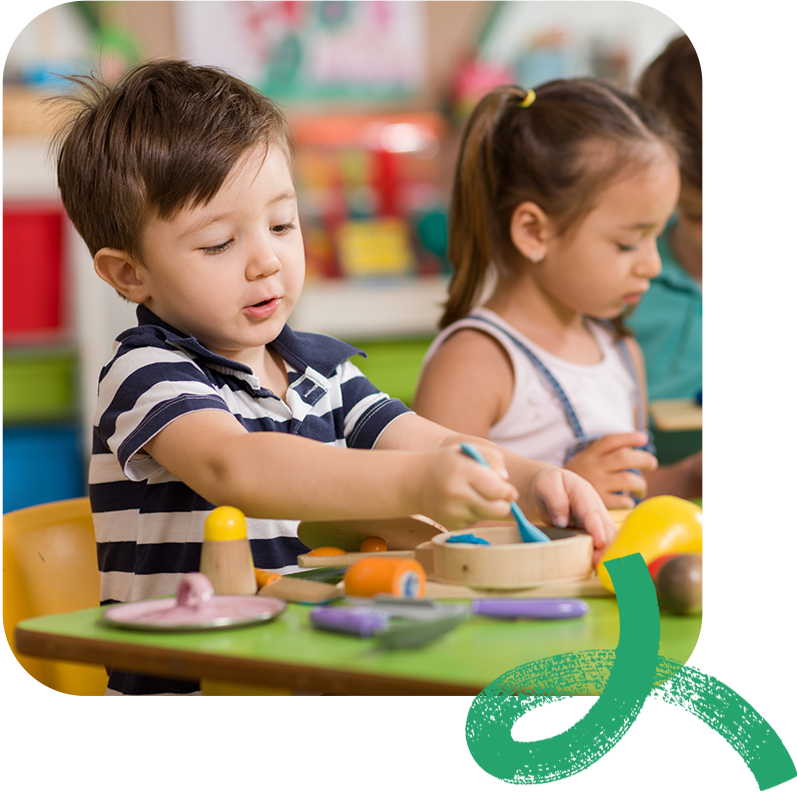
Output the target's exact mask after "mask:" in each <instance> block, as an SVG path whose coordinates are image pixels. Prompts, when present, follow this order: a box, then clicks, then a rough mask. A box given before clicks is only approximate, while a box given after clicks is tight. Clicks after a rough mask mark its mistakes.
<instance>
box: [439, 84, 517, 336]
mask: <svg viewBox="0 0 797 800" xmlns="http://www.w3.org/2000/svg"><path fill="white" fill-rule="evenodd" d="M525 96H526V92H524V91H523V90H522V89H520V88H519V87H517V86H504V87H501V88H499V89H496V90H494V91H492V92H490V93H489V94H487V95H486V96H485V97H483V98H482V99H481V100H480V101H479V103H478V104H477V105H476V107H475V109H474V110H473V112H472V113H471V115H470V117H469V118H468V122H467V124H466V126H465V130H464V131H463V134H462V144H461V145H460V150H459V159H458V162H457V170H456V176H455V179H454V189H453V193H452V200H451V218H450V222H449V246H448V257H449V259H450V261H451V263H452V264H453V266H454V275H453V276H452V278H451V282H450V284H449V292H448V299H447V301H446V304H445V309H444V311H443V315H442V317H441V320H440V327H441V328H444V327H445V326H446V325H450V324H451V323H452V322H456V320H458V319H461V318H462V317H464V316H465V315H466V314H467V313H468V312H469V311H470V310H471V309H472V308H473V306H474V305H475V304H476V302H477V301H478V300H479V298H480V296H481V293H482V290H483V289H484V284H485V280H486V278H487V274H488V268H489V266H490V261H491V259H492V258H493V257H494V254H495V253H496V251H497V249H498V248H499V247H500V230H499V222H498V218H497V214H496V209H495V206H496V198H497V186H496V170H495V165H494V163H493V147H494V134H495V130H496V127H497V125H498V123H499V121H500V120H501V117H502V115H503V113H504V110H505V108H506V106H507V103H510V102H514V103H518V102H519V101H521V100H523V98H524V97H525Z"/></svg>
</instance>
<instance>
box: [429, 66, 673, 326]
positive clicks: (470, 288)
mask: <svg viewBox="0 0 797 800" xmlns="http://www.w3.org/2000/svg"><path fill="white" fill-rule="evenodd" d="M527 95H528V93H527V92H526V90H524V89H521V88H520V87H519V86H501V87H498V88H496V89H494V90H492V91H491V92H489V93H488V94H487V95H485V96H484V97H483V98H482V99H481V100H480V101H479V103H478V104H477V106H476V108H475V109H474V110H473V112H472V113H471V115H470V117H469V119H468V121H467V123H466V126H465V130H464V133H463V138H462V143H461V145H460V151H459V157H458V162H457V170H456V175H455V178H454V190H453V197H452V205H451V220H450V236H449V258H450V259H451V262H452V264H453V266H454V276H453V278H452V280H451V285H450V287H449V295H448V300H447V303H446V306H445V310H444V312H443V315H442V318H441V321H440V326H441V327H445V326H446V325H449V324H451V323H452V322H455V321H456V320H458V319H461V318H462V317H463V316H465V315H466V314H467V313H468V312H469V311H470V309H471V308H472V307H473V305H474V304H475V303H476V302H477V301H478V300H479V298H480V296H481V293H482V290H483V289H484V286H485V283H486V279H487V276H488V272H489V270H490V269H492V268H496V269H498V270H504V269H506V268H507V261H508V259H509V257H510V254H511V253H512V252H513V251H514V249H515V248H514V245H513V244H512V241H511V238H510V223H511V219H512V214H513V213H514V210H515V209H516V208H517V207H518V206H519V205H520V204H521V203H523V202H526V201H531V202H533V203H536V204H537V205H538V206H539V207H540V208H541V209H542V210H543V211H544V212H545V213H546V214H547V215H548V216H549V217H550V218H551V219H552V220H553V221H554V224H555V225H556V228H557V233H558V234H563V233H564V232H565V231H566V230H567V229H568V228H570V227H572V226H573V225H574V224H575V223H576V222H578V221H579V220H581V219H583V217H584V216H586V214H587V213H589V211H590V210H592V208H594V206H595V203H596V200H597V197H598V195H599V194H600V193H601V192H602V191H603V190H605V189H606V187H607V185H609V184H610V183H612V182H614V181H616V180H617V179H618V178H619V177H620V176H622V175H626V174H628V173H629V171H631V170H635V169H639V168H642V167H643V166H645V165H646V164H648V163H650V161H651V159H652V158H653V157H654V155H655V150H654V148H652V147H651V145H655V144H658V145H659V146H661V145H664V146H674V145H673V137H672V134H671V132H670V130H669V128H668V127H667V125H666V123H665V122H664V120H663V119H661V118H660V117H659V115H657V114H656V113H655V112H653V111H651V110H650V109H648V108H647V107H645V106H644V105H643V104H642V103H641V102H640V101H639V100H638V99H636V98H635V97H633V96H632V95H630V94H628V93H626V92H623V91H621V90H619V89H617V88H616V87H614V86H612V85H610V84H608V83H605V82H603V81H599V80H595V79H589V78H584V79H578V80H563V79H558V80H553V81H549V82H548V83H545V84H543V85H541V86H539V87H537V89H536V91H535V96H534V100H533V102H531V104H530V105H528V104H527V103H524V102H523V101H524V100H526V98H527Z"/></svg>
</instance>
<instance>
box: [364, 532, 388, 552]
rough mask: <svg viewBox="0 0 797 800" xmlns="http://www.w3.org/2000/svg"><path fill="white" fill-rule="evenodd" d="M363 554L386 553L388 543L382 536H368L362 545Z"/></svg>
mask: <svg viewBox="0 0 797 800" xmlns="http://www.w3.org/2000/svg"><path fill="white" fill-rule="evenodd" d="M360 552H361V553H385V552H387V542H386V541H385V540H384V539H383V538H382V537H381V536H368V537H367V538H365V539H363V540H362V542H361V543H360Z"/></svg>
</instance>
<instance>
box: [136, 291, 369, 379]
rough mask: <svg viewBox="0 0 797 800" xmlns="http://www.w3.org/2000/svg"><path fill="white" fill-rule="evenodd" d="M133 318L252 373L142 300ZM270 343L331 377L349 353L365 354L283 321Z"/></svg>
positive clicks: (299, 364)
mask: <svg viewBox="0 0 797 800" xmlns="http://www.w3.org/2000/svg"><path fill="white" fill-rule="evenodd" d="M136 318H137V319H138V323H139V325H151V326H154V327H156V328H160V329H161V331H163V334H164V339H165V340H166V341H167V342H170V343H171V344H174V345H177V346H179V347H181V348H182V349H184V350H187V351H189V352H191V353H195V354H196V355H198V356H200V357H201V358H202V359H203V361H205V362H208V363H211V364H217V365H219V366H223V367H227V368H228V369H235V370H238V371H240V372H245V373H247V374H249V375H251V374H252V370H251V369H250V368H249V367H247V366H245V365H244V364H241V363H239V362H238V361H233V360H231V359H229V358H225V357H224V356H220V355H217V354H216V353H213V352H211V351H210V350H208V349H207V347H205V346H204V345H203V344H201V343H200V342H199V341H198V340H197V339H196V337H194V336H187V335H186V334H184V333H182V332H181V331H178V330H177V328H174V327H172V326H171V325H169V323H168V322H164V321H163V320H162V319H161V318H160V317H159V316H158V315H157V314H155V313H154V312H152V311H150V309H149V308H147V307H146V306H145V305H143V304H139V305H138V306H137V308H136ZM271 344H272V345H273V346H274V349H275V350H276V351H277V352H278V353H279V354H280V355H281V356H282V358H284V359H285V361H287V362H288V364H290V365H291V367H293V368H294V369H296V370H297V371H298V372H302V373H304V372H305V371H306V370H307V368H308V367H311V368H312V369H314V370H315V371H316V372H318V373H319V374H321V375H323V376H324V377H325V378H330V377H332V375H334V374H335V370H336V369H337V368H338V366H339V365H340V364H342V363H343V362H344V361H346V360H348V359H349V358H350V357H351V356H354V355H361V356H365V353H364V352H363V351H362V350H360V349H358V348H357V347H353V346H352V345H350V344H347V343H346V342H341V341H339V340H338V339H333V338H332V337H331V336H324V335H322V334H318V333H299V332H296V331H293V330H292V329H291V328H289V327H288V326H287V325H285V326H284V327H283V329H282V331H281V332H280V334H279V336H277V338H276V339H274V341H273V342H271Z"/></svg>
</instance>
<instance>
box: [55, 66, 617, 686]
mask: <svg viewBox="0 0 797 800" xmlns="http://www.w3.org/2000/svg"><path fill="white" fill-rule="evenodd" d="M74 80H75V81H76V82H77V83H78V84H79V85H80V86H81V87H82V88H83V90H84V94H83V96H82V98H80V104H81V105H80V108H79V110H78V112H77V113H76V114H75V115H74V117H72V119H71V120H70V121H69V122H68V123H67V124H66V126H65V127H64V129H63V131H62V133H61V136H60V137H59V140H58V142H57V152H58V184H59V188H60V190H61V195H62V198H63V202H64V206H65V208H66V210H67V213H68V214H69V216H70V218H71V220H72V221H73V223H74V224H75V227H76V228H77V230H78V232H79V233H80V234H81V236H82V237H83V238H84V240H85V241H86V243H87V245H88V247H89V249H90V251H91V253H92V255H93V257H94V267H95V270H96V272H97V274H98V275H99V276H100V277H101V278H102V279H103V280H104V281H106V282H107V283H109V284H110V285H111V286H113V287H114V288H115V289H116V290H117V291H118V292H119V293H120V294H121V295H122V296H123V297H125V298H127V299H129V300H131V301H132V302H134V303H137V304H138V308H137V314H138V321H139V326H138V327H136V328H134V329H131V330H128V331H125V332H124V333H122V334H121V335H120V336H119V337H118V338H117V341H116V345H115V350H114V354H113V357H112V358H111V360H110V361H109V362H108V364H107V365H106V366H105V368H104V369H103V371H102V373H101V375H100V382H99V392H98V405H97V413H96V416H95V428H94V444H93V449H92V456H91V466H90V473H89V496H90V498H91V504H92V512H93V515H94V523H95V529H96V536H97V548H98V558H99V564H100V571H101V574H102V601H103V602H104V603H107V602H113V601H131V600H138V599H141V598H143V597H149V596H153V595H159V594H169V593H173V592H174V591H175V589H176V585H177V582H178V580H179V578H180V576H181V575H182V574H184V573H185V572H189V571H192V570H196V569H198V565H199V551H200V547H201V543H202V540H203V523H204V518H205V516H206V515H207V512H208V511H209V510H210V509H212V508H213V507H214V506H216V505H222V504H224V505H232V506H236V507H237V508H240V509H241V510H242V511H243V512H244V514H246V516H247V517H248V518H249V519H248V535H249V539H250V542H251V544H252V551H253V558H254V562H255V566H256V567H260V568H265V569H272V570H277V571H290V570H291V569H295V563H296V556H297V555H299V554H300V553H302V552H305V551H306V548H305V547H304V546H303V545H302V544H301V543H300V542H299V540H298V539H297V537H296V525H297V523H296V522H295V520H299V519H305V520H323V519H329V520H334V519H351V518H358V519H371V518H390V517H400V516H406V515H410V514H424V515H426V516H428V517H431V518H433V519H435V520H437V521H438V522H440V523H441V524H443V525H445V526H446V527H448V528H461V527H464V526H467V525H469V524H471V523H473V522H475V521H476V520H479V519H500V518H504V517H506V516H507V515H508V514H509V503H510V502H511V501H512V500H514V499H516V498H517V499H519V501H520V502H521V504H522V505H524V506H525V508H526V510H527V511H528V512H529V513H532V514H537V513H540V512H542V513H545V514H546V516H548V517H549V518H550V519H552V520H553V521H554V523H555V524H558V525H566V524H567V523H568V521H569V520H571V519H572V520H573V521H574V522H575V523H577V524H578V523H580V524H581V525H582V526H583V527H584V528H586V529H587V531H588V532H589V533H591V535H592V536H593V538H594V540H595V545H596V549H598V550H599V549H600V548H601V547H603V546H605V545H606V544H607V543H608V541H609V539H610V537H611V536H612V535H613V531H614V526H613V524H612V522H611V519H610V518H609V516H608V513H607V512H606V509H605V507H604V506H603V504H602V503H601V502H600V500H599V498H598V495H597V494H596V493H595V491H594V490H593V489H592V487H591V486H590V485H589V484H588V483H587V482H586V481H583V480H581V479H580V478H578V477H577V476H576V475H574V474H572V473H569V472H567V471H564V470H559V469H555V468H553V467H550V466H549V465H545V464H540V463H538V462H532V461H527V460H524V459H521V458H518V457H516V456H514V455H512V454H509V453H507V452H504V451H502V450H500V449H499V448H496V447H495V446H493V445H491V444H489V443H488V442H485V441H482V440H479V439H471V441H474V443H476V444H478V446H479V447H480V448H481V449H482V451H483V452H484V455H485V457H486V458H487V459H488V460H489V462H490V464H491V466H492V467H493V469H485V468H484V467H482V466H480V465H478V464H477V463H476V462H475V461H473V460H471V459H470V458H467V457H466V456H464V455H463V454H462V453H461V452H460V451H459V448H458V444H459V442H460V441H461V440H462V439H463V438H465V437H462V436H460V435H457V434H455V433H453V432H452V431H449V430H447V429H445V428H442V427H440V426H438V425H435V424H433V423H431V422H429V421H427V420H424V419H422V418H421V417H418V416H416V415H415V414H413V413H412V412H410V411H409V409H407V408H406V407H405V406H404V405H403V404H402V403H400V402H399V401H398V400H394V399H391V398H389V397H387V396H386V395H384V394H382V393H380V392H379V391H378V390H376V389H375V388H374V387H373V386H372V385H371V384H370V383H369V382H368V381H367V380H366V379H365V377H364V376H363V375H362V373H361V372H360V371H359V370H358V369H357V368H356V367H354V366H353V365H352V364H351V363H350V362H349V360H348V358H349V356H351V355H352V354H354V353H356V352H358V351H357V350H355V349H354V348H352V347H350V346H349V345H346V344H344V343H342V342H339V341H337V340H334V339H331V338H329V337H325V336H321V335H316V334H301V333H295V332H294V331H292V330H291V329H290V328H289V327H288V326H287V324H286V323H287V320H288V317H289V315H290V313H291V311H292V310H293V308H294V306H295V305H296V302H297V301H298V299H299V295H300V293H301V288H302V283H303V280H304V252H303V246H302V237H301V232H300V229H299V219H298V211H297V198H296V193H295V191H294V187H293V181H292V176H291V162H292V155H293V153H292V142H291V136H290V132H289V128H288V126H287V123H286V121H285V119H284V117H283V116H282V114H281V112H280V111H279V110H278V109H277V108H276V106H275V105H274V104H273V103H272V102H271V101H270V100H268V98H265V97H264V96H262V95H261V94H259V93H258V92H256V91H255V90H254V89H252V88H251V87H250V86H248V85H247V84H245V83H243V82H241V81H240V80H238V79H236V78H234V77H232V76H230V75H228V74H226V73H224V72H222V71H220V70H216V69H213V68H209V67H196V66H192V65H190V64H188V63H186V62H182V61H155V62H151V63H147V64H143V65H141V66H139V67H137V68H134V69H133V70H131V71H130V72H129V73H128V74H127V75H126V76H125V77H124V78H123V79H122V80H121V81H120V82H119V83H118V84H117V85H116V86H115V87H113V88H110V87H107V86H105V85H103V84H102V83H101V82H100V81H98V80H95V79H93V78H75V79H74ZM468 438H469V437H468ZM510 477H511V479H512V481H513V483H514V484H515V485H517V486H519V487H520V491H518V490H517V489H515V487H514V485H513V483H510V482H509V479H510ZM196 688H197V687H196V684H187V683H185V682H178V681H165V680H161V679H153V678H145V677H142V676H137V675H130V674H120V673H118V672H112V673H111V676H110V681H109V691H116V692H122V693H152V692H186V691H193V690H195V689H196Z"/></svg>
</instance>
